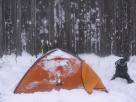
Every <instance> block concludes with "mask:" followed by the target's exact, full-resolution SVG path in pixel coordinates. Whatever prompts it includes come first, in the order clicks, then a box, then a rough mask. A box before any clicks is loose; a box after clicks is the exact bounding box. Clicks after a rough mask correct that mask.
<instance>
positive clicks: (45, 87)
mask: <svg viewBox="0 0 136 102" xmlns="http://www.w3.org/2000/svg"><path fill="white" fill-rule="evenodd" d="M81 87H83V88H84V89H85V90H86V91H87V92H88V93H92V90H93V89H98V90H102V91H106V88H105V87H104V85H103V83H102V81H101V79H100V78H99V77H98V75H97V74H96V73H95V72H94V71H93V70H92V69H91V67H90V66H88V65H87V64H86V63H85V62H84V61H82V60H81V59H80V58H78V57H75V56H73V55H71V54H69V53H66V52H64V51H62V50H60V49H55V50H52V51H49V52H47V53H46V54H45V55H44V56H43V57H41V58H40V59H38V60H37V61H36V62H35V63H34V64H33V65H32V67H31V68H30V69H29V70H28V71H27V73H26V74H25V75H24V77H23V78H22V80H21V81H20V82H19V84H18V85H17V87H16V89H15V91H14V92H15V93H32V92H39V91H51V90H52V89H56V90H59V89H68V90H69V89H74V88H81Z"/></svg>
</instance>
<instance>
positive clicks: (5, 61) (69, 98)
mask: <svg viewBox="0 0 136 102" xmlns="http://www.w3.org/2000/svg"><path fill="white" fill-rule="evenodd" d="M39 57H40V55H39V56H38V58H39ZM80 57H81V58H82V59H83V60H84V61H86V63H88V64H89V65H90V66H91V67H92V68H93V69H94V70H95V72H96V73H97V74H98V75H99V76H100V77H101V79H102V81H103V83H104V84H105V86H106V88H107V90H108V91H109V93H105V92H102V91H96V90H94V91H93V93H92V94H88V93H87V92H86V91H85V90H84V89H73V90H64V89H61V90H60V91H56V90H52V91H51V92H35V93H32V94H14V93H13V92H14V89H15V87H16V85H17V84H18V82H19V81H20V79H21V78H22V77H23V75H24V74H25V72H26V71H27V70H28V69H29V68H30V67H31V65H32V64H33V63H34V62H35V61H36V59H37V58H36V57H34V56H31V55H29V54H27V53H25V52H23V54H22V56H19V57H16V55H14V54H13V55H4V56H3V57H2V58H0V102H135V100H136V97H135V96H136V85H135V84H136V83H133V84H127V82H126V80H124V79H120V78H117V79H115V80H113V81H111V80H110V79H111V77H112V75H113V74H114V72H115V65H114V62H115V61H116V60H117V59H119V57H117V56H114V55H111V56H108V57H103V58H102V57H98V56H96V55H94V54H81V55H80ZM135 66H136V57H135V56H132V57H130V61H129V62H128V73H129V74H130V76H131V78H132V79H133V80H134V81H135V82H136V68H135Z"/></svg>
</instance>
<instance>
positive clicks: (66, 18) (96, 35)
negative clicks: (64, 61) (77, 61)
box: [0, 0, 136, 56]
mask: <svg viewBox="0 0 136 102" xmlns="http://www.w3.org/2000/svg"><path fill="white" fill-rule="evenodd" d="M53 48H62V49H65V50H69V51H71V52H72V53H76V54H78V53H95V54H97V55H100V56H105V55H110V54H115V55H118V56H124V55H125V56H127V55H135V54H136V0H0V56H2V55H3V54H11V53H15V54H17V55H19V54H21V52H22V51H27V52H28V53H30V54H32V55H37V54H38V53H40V52H41V50H42V49H43V51H44V52H46V51H48V50H50V49H53Z"/></svg>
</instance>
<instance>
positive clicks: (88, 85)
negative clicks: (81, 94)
mask: <svg viewBox="0 0 136 102" xmlns="http://www.w3.org/2000/svg"><path fill="white" fill-rule="evenodd" d="M82 80H83V85H84V88H85V89H86V91H87V92H88V93H92V90H93V89H98V90H103V91H106V88H105V87H104V85H103V83H102V81H101V80H100V78H99V77H98V75H97V74H96V73H95V72H94V71H93V70H92V69H91V68H90V66H89V65H88V64H86V63H84V62H83V63H82Z"/></svg>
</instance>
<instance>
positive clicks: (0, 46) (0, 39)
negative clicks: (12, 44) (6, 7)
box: [0, 0, 3, 57]
mask: <svg viewBox="0 0 136 102" xmlns="http://www.w3.org/2000/svg"><path fill="white" fill-rule="evenodd" d="M2 30H3V28H2V0H0V57H1V56H2V54H3V50H2V41H3V40H2V37H3V31H2Z"/></svg>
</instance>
